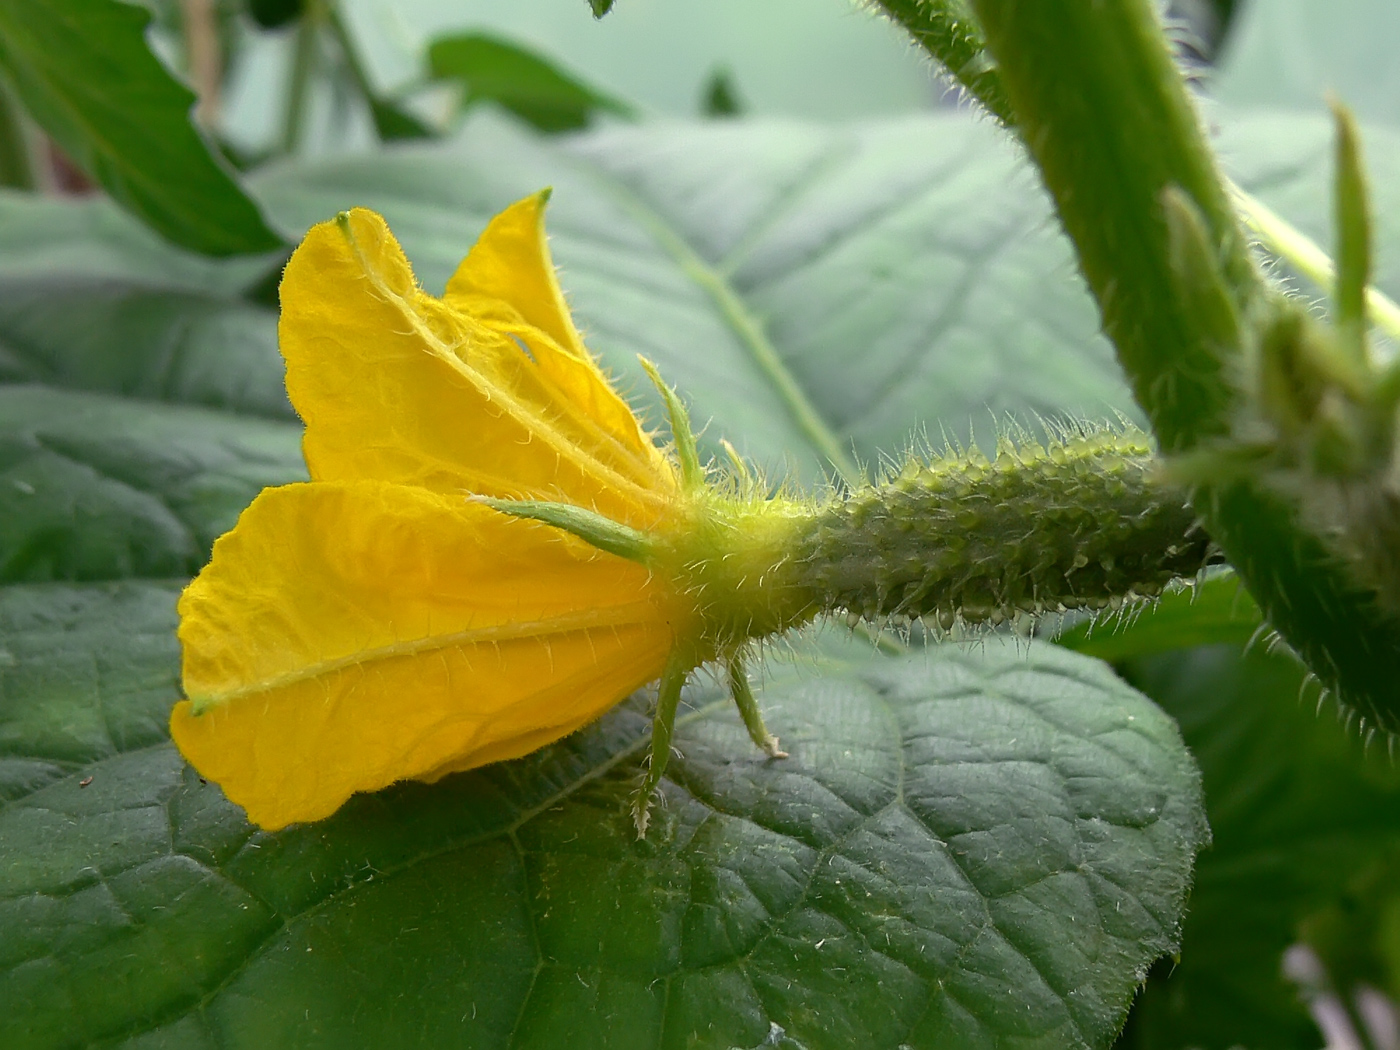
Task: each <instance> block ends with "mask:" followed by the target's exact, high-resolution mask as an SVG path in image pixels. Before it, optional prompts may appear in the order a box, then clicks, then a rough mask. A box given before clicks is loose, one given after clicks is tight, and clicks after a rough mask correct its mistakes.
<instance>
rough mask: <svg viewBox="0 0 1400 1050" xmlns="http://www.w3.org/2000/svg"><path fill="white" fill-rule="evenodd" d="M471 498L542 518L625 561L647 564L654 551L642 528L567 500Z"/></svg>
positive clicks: (503, 510) (522, 515)
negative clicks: (558, 501)
mask: <svg viewBox="0 0 1400 1050" xmlns="http://www.w3.org/2000/svg"><path fill="white" fill-rule="evenodd" d="M472 499H473V500H475V501H476V502H478V503H484V504H486V505H487V506H488V507H490V508H491V509H492V510H498V511H500V512H501V513H502V514H510V515H512V516H514V517H517V518H529V519H531V520H532V521H542V522H544V523H545V524H546V525H553V526H554V527H555V528H556V529H563V530H564V531H565V532H568V533H571V534H572V535H574V536H577V537H578V538H579V539H581V540H583V541H584V542H585V543H589V544H592V545H593V546H594V547H597V548H598V549H599V550H601V551H607V552H608V553H609V554H616V555H617V556H618V557H619V558H626V559H627V560H628V561H635V562H639V563H640V564H642V565H646V564H648V563H649V562H650V561H651V560H652V557H653V555H654V554H655V550H656V545H655V543H653V541H652V540H651V538H650V537H648V536H647V535H646V533H644V532H639V531H637V530H636V529H634V528H631V527H630V526H627V525H623V524H622V523H621V522H617V521H613V520H612V519H611V518H605V517H604V516H603V515H601V514H598V513H595V512H594V511H591V510H584V508H582V507H575V506H573V505H572V504H569V503H550V502H548V501H545V500H530V499H493V498H492V497H490V496H473V497H472Z"/></svg>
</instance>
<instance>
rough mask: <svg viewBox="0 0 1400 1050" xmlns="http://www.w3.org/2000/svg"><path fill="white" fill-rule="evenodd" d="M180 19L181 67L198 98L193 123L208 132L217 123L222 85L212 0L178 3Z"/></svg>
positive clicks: (220, 56)
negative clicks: (181, 36) (188, 77)
mask: <svg viewBox="0 0 1400 1050" xmlns="http://www.w3.org/2000/svg"><path fill="white" fill-rule="evenodd" d="M180 16H181V20H182V21H183V23H184V31H185V32H184V36H185V65H186V67H187V68H188V69H189V75H190V81H191V84H192V86H193V87H194V91H195V94H196V95H197V96H198V97H199V102H198V103H196V105H195V107H194V119H195V122H196V123H197V124H199V125H200V127H204V128H212V127H214V126H215V125H216V124H217V123H218V121H219V110H220V104H221V98H220V95H221V90H220V89H221V87H222V84H223V55H222V54H221V51H220V47H219V26H218V15H217V12H216V11H215V9H214V0H180Z"/></svg>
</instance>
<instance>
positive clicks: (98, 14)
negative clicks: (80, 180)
mask: <svg viewBox="0 0 1400 1050" xmlns="http://www.w3.org/2000/svg"><path fill="white" fill-rule="evenodd" d="M150 19H151V16H150V13H149V12H148V11H147V10H146V9H144V8H141V7H138V6H133V5H131V4H125V3H118V2H116V0H12V2H10V3H6V4H5V5H3V6H0V76H2V77H4V78H5V79H7V80H8V81H9V83H10V86H11V87H12V88H13V89H14V91H15V93H16V94H17V95H18V96H19V98H20V99H21V100H22V101H23V103H24V105H25V106H26V107H27V108H28V110H29V112H30V114H31V115H33V117H34V119H35V120H37V121H38V122H39V124H41V125H42V126H43V128H44V130H45V131H47V132H48V133H49V134H50V135H52V136H53V138H54V139H55V141H57V142H58V143H59V145H61V146H62V147H63V149H64V151H65V152H66V153H67V154H68V155H69V156H70V157H71V158H72V159H73V160H74V162H76V163H77V165H78V166H79V167H80V168H82V169H83V171H84V172H86V173H87V174H88V175H89V176H91V177H92V178H93V179H94V180H95V181H96V182H97V183H99V184H100V185H101V186H102V187H103V188H104V189H105V190H106V191H107V192H108V193H109V194H111V196H112V198H113V199H114V200H116V201H117V202H118V203H119V204H121V205H122V206H123V207H124V208H126V209H128V210H129V211H131V212H132V213H133V214H135V215H138V216H140V217H141V218H142V219H143V220H144V221H145V222H147V223H149V224H150V225H151V226H152V227H153V228H154V229H156V230H157V231H159V232H160V233H161V234H162V235H163V236H164V237H166V238H168V239H169V240H171V241H172V242H173V243H175V244H179V245H181V246H183V247H186V248H189V249H191V250H193V251H197V252H202V253H204V254H206V255H237V254H240V253H246V252H266V251H271V250H273V249H276V248H278V247H280V246H281V243H282V242H281V239H280V238H279V237H278V236H277V235H276V234H275V233H273V232H272V231H271V230H270V229H269V228H268V227H267V225H266V224H265V223H264V221H263V219H262V216H261V215H260V214H259V212H258V208H257V205H255V204H254V203H253V202H252V201H251V200H250V199H249V198H248V197H247V196H246V195H245V194H244V193H243V191H242V190H241V189H240V188H239V186H238V184H237V183H236V182H235V181H234V180H233V178H232V176H231V175H230V174H229V172H228V170H227V168H226V167H225V166H224V165H223V164H222V163H221V162H219V161H218V160H216V158H215V157H214V155H213V154H212V153H211V152H210V150H209V148H208V146H207V145H206V143H205V142H204V140H203V139H202V138H201V137H200V135H199V134H198V132H196V131H195V129H194V127H193V125H192V124H191V123H190V119H189V110H190V106H191V105H192V104H193V102H194V95H193V94H192V93H191V92H190V91H189V89H188V88H185V87H184V86H182V85H181V84H179V83H177V82H176V81H175V80H174V79H173V78H172V77H171V76H170V74H169V73H167V72H166V71H165V69H164V68H163V67H162V66H161V64H160V63H159V62H158V61H157V60H156V58H155V56H154V55H152V54H151V52H150V50H149V49H148V48H147V47H146V40H145V31H146V27H147V25H148V24H149V23H150Z"/></svg>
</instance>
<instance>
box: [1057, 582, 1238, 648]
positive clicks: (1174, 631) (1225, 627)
mask: <svg viewBox="0 0 1400 1050" xmlns="http://www.w3.org/2000/svg"><path fill="white" fill-rule="evenodd" d="M1125 618H1130V619H1125ZM1262 622H1263V618H1262V617H1261V615H1260V613H1259V606H1258V605H1256V604H1255V603H1254V599H1253V598H1251V597H1250V596H1249V592H1248V591H1246V590H1245V589H1244V585H1243V584H1241V583H1240V582H1239V580H1238V579H1236V578H1235V574H1234V573H1233V572H1221V573H1217V574H1214V575H1212V576H1211V577H1210V578H1209V579H1207V580H1205V581H1203V582H1201V583H1198V584H1197V585H1195V586H1194V587H1189V588H1181V589H1177V590H1171V591H1168V592H1167V593H1166V594H1164V595H1162V597H1161V598H1159V599H1158V600H1156V601H1155V602H1152V603H1151V604H1150V605H1147V606H1146V607H1139V608H1130V609H1126V610H1124V612H1123V614H1122V615H1114V614H1109V615H1107V616H1104V617H1101V618H1099V619H1096V620H1088V621H1085V622H1081V623H1076V624H1074V625H1073V626H1071V627H1070V628H1069V629H1067V630H1065V631H1063V632H1061V633H1060V634H1057V635H1056V636H1055V644H1056V645H1063V646H1064V647H1065V648H1066V649H1073V650H1074V651H1075V652H1077V653H1084V654H1085V655H1086V656H1097V657H1098V658H1099V659H1100V660H1126V659H1129V658H1131V657H1137V656H1150V655H1153V654H1155V653H1165V652H1171V651H1172V650H1174V649H1191V648H1194V647H1195V646H1198V645H1210V644H1212V643H1217V644H1224V645H1231V644H1233V645H1240V646H1243V645H1245V644H1246V643H1248V642H1249V641H1251V640H1252V639H1254V638H1255V637H1256V636H1257V635H1260V634H1261V633H1263V632H1262V631H1261V628H1260V624H1261V623H1262Z"/></svg>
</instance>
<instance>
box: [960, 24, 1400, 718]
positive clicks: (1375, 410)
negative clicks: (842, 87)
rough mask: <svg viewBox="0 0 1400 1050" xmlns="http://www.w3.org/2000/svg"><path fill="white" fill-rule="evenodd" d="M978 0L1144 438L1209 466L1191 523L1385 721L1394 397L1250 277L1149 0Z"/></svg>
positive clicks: (1317, 669) (1391, 626)
mask: <svg viewBox="0 0 1400 1050" xmlns="http://www.w3.org/2000/svg"><path fill="white" fill-rule="evenodd" d="M973 6H974V9H975V11H976V13H977V15H978V16H979V18H980V20H981V22H982V25H983V28H984V30H985V32H986V35H987V41H988V46H989V47H990V49H991V51H992V53H993V54H994V55H995V57H996V59H997V62H998V68H999V71H1000V75H1001V78H1002V82H1003V84H1004V85H1005V88H1006V92H1007V95H1008V97H1009V98H1010V99H1011V103H1012V108H1013V111H1014V113H1015V116H1016V125H1017V127H1018V129H1019V130H1020V132H1021V135H1022V138H1023V139H1024V141H1025V143H1026V145H1027V147H1028V149H1029V150H1030V152H1031V154H1032V156H1033V157H1034V158H1035V160H1036V162H1037V163H1038V164H1039V165H1040V167H1041V170H1042V173H1043V175H1044V178H1045V183H1046V185H1047V187H1048V188H1049V190H1050V192H1051V194H1052V196H1053V197H1054V199H1055V203H1056V206H1057V208H1058V210H1059V213H1060V217H1061V220H1062V221H1063V223H1064V226H1065V229H1066V230H1067V231H1068V233H1069V235H1070V237H1071V239H1072V240H1073V242H1074V244H1075V248H1076V250H1077V251H1078V254H1079V258H1080V264H1081V267H1082V269H1083V271H1084V274H1085V276H1086V278H1087V279H1088V282H1089V286H1090V288H1091V290H1092V291H1093V293H1094V295H1095V297H1096V298H1097V299H1098V301H1099V307H1100V310H1101V312H1102V315H1103V319H1104V327H1105V330H1106V331H1107V332H1108V334H1109V336H1110V337H1111V338H1112V339H1113V341H1114V344H1115V345H1116V347H1117V349H1118V356H1119V360H1120V362H1121V363H1122V365H1123V367H1124V370H1125V371H1126V372H1127V373H1128V376H1129V379H1130V381H1131V382H1132V385H1133V388H1134V390H1135V392H1136V394H1137V397H1138V400H1139V402H1140V403H1141V404H1142V405H1143V407H1144V409H1145V410H1146V411H1147V413H1148V415H1149V417H1150V418H1151V420H1152V423H1153V428H1154V430H1156V432H1157V435H1158V439H1159V441H1160V442H1161V444H1162V445H1163V447H1164V448H1165V449H1166V450H1167V451H1168V452H1169V453H1173V452H1176V453H1180V452H1185V451H1188V450H1192V449H1200V450H1202V451H1201V453H1200V455H1201V458H1202V461H1203V462H1207V463H1209V464H1213V465H1212V467H1211V469H1208V470H1206V471H1202V472H1200V473H1198V474H1197V475H1196V476H1195V477H1194V478H1193V479H1192V480H1195V481H1196V482H1197V488H1196V491H1195V494H1194V497H1193V502H1194V505H1195V507H1196V509H1197V510H1198V511H1199V512H1200V514H1201V516H1202V519H1203V521H1204V522H1205V524H1206V527H1207V528H1208V529H1209V531H1210V533H1211V535H1212V537H1213V538H1214V539H1215V540H1216V542H1218V543H1219V544H1220V545H1221V547H1222V548H1223V549H1224V551H1225V553H1226V555H1227V556H1228V557H1229V560H1230V561H1231V562H1232V563H1233V564H1234V566H1235V568H1236V570H1237V571H1238V573H1239V575H1240V577H1241V578H1242V579H1243V580H1244V581H1245V583H1246V584H1247V585H1248V587H1249V589H1250V591H1251V593H1252V594H1253V595H1254V597H1255V598H1256V600H1258V602H1259V604H1260V606H1261V607H1262V608H1263V610H1264V611H1265V613H1266V615H1267V617H1268V619H1269V621H1270V622H1271V623H1272V624H1273V625H1274V626H1275V627H1276V628H1277V629H1278V630H1279V632H1280V633H1281V634H1282V635H1283V636H1284V638H1285V639H1287V641H1288V642H1289V643H1290V644H1291V645H1292V646H1293V647H1294V648H1295V649H1296V650H1297V651H1298V652H1299V653H1300V654H1301V655H1302V656H1303V658H1304V660H1305V661H1306V662H1307V664H1308V666H1309V667H1310V668H1311V670H1312V671H1313V672H1314V673H1315V674H1316V675H1317V676H1318V677H1319V678H1320V679H1321V680H1322V681H1323V683H1324V684H1325V685H1326V686H1327V687H1328V688H1330V689H1331V690H1332V691H1333V692H1334V693H1335V694H1336V695H1337V696H1338V698H1339V699H1340V700H1342V702H1344V703H1346V704H1349V705H1350V706H1352V707H1355V708H1356V709H1357V710H1359V711H1360V712H1361V714H1362V715H1363V717H1366V718H1369V719H1371V720H1373V721H1374V722H1376V723H1378V724H1379V725H1380V726H1381V727H1383V728H1386V729H1389V730H1397V729H1400V676H1397V675H1396V674H1395V668H1396V667H1397V666H1400V616H1398V615H1397V612H1396V609H1397V607H1400V606H1397V600H1396V599H1397V597H1398V596H1396V595H1387V594H1385V593H1383V587H1384V586H1385V583H1386V574H1387V572H1389V571H1390V569H1391V568H1392V563H1393V562H1394V560H1395V559H1394V558H1393V557H1391V556H1390V555H1388V554H1387V552H1388V551H1392V550H1393V549H1394V539H1395V537H1394V532H1395V531H1396V527H1395V522H1396V521H1397V514H1396V509H1397V500H1396V498H1395V496H1394V494H1392V493H1391V492H1390V491H1389V490H1388V489H1387V488H1386V486H1385V485H1384V484H1383V479H1384V477H1385V476H1386V472H1387V471H1388V470H1389V469H1390V462H1391V456H1392V453H1391V449H1390V447H1389V437H1388V435H1389V429H1388V428H1389V422H1388V417H1387V416H1386V412H1387V411H1389V412H1390V413H1391V414H1392V415H1393V407H1391V408H1389V409H1387V406H1386V405H1385V404H1384V403H1383V399H1381V398H1375V399H1372V398H1371V396H1370V394H1369V392H1368V391H1367V390H1366V389H1365V379H1364V376H1363V377H1361V378H1360V379H1359V380H1358V379H1357V378H1356V376H1357V374H1358V373H1357V367H1356V365H1355V362H1352V361H1350V359H1349V358H1348V356H1347V355H1346V354H1345V353H1342V352H1341V350H1340V347H1339V346H1338V344H1337V341H1336V338H1335V337H1334V336H1333V335H1332V334H1331V333H1329V332H1328V331H1326V330H1325V329H1323V328H1322V327H1321V326H1319V325H1317V324H1316V323H1315V322H1313V321H1311V319H1309V318H1307V317H1306V316H1305V315H1304V313H1303V312H1302V311H1301V310H1299V309H1298V308H1297V307H1296V306H1294V305H1293V304H1291V303H1290V302H1288V301H1287V299H1286V298H1284V297H1283V296H1282V294H1281V293H1279V292H1276V291H1274V290H1271V289H1269V288H1267V287H1266V285H1265V283H1264V282H1263V280H1262V278H1261V277H1260V276H1259V274H1258V272H1257V270H1256V268H1255V266H1254V263H1253V261H1252V260H1251V258H1250V256H1249V253H1248V251H1247V249H1246V244H1245V239H1244V237H1243V236H1242V234H1241V231H1240V229H1239V227H1238V225H1237V223H1236V220H1235V217H1234V209H1233V206H1232V204H1231V200H1230V195H1229V193H1228V190H1227V188H1226V184H1225V182H1224V180H1223V179H1222V178H1221V177H1220V175H1219V174H1218V173H1217V171H1216V169H1215V165H1214V161H1213V158H1212V156H1211V154H1210V151H1209V149H1208V148H1207V145H1206V143H1205V139H1204V136H1203V135H1202V133H1201V130H1200V128H1199V126H1198V124H1197V121H1196V116H1195V113H1194V111H1193V109H1192V106H1191V102H1190V100H1189V98H1188V97H1187V94H1186V90H1185V87H1184V85H1183V83H1182V81H1181V78H1180V76H1179V75H1178V74H1177V72H1176V70H1175V68H1174V67H1173V65H1172V61H1171V57H1170V55H1169V53H1168V49H1167V45H1166V41H1165V39H1164V37H1163V35H1162V32H1161V28H1160V26H1159V25H1158V23H1157V19H1156V15H1155V13H1154V11H1153V9H1152V7H1151V5H1150V3H1149V2H1148V0H1063V2H1060V3H1056V4H1045V3H1040V2H1035V0H973ZM1232 315H1233V316H1232ZM1232 325H1233V328H1234V329H1237V330H1238V332H1239V336H1238V338H1237V339H1236V340H1233V341H1232V340H1231V339H1229V338H1222V336H1223V335H1224V334H1225V333H1228V332H1229V331H1231V330H1232ZM1368 413H1369V415H1368ZM1251 428H1252V429H1251ZM1257 434H1263V435H1265V436H1264V438H1263V439H1262V441H1256V439H1255V438H1254V437H1252V436H1251V435H1257ZM1241 435H1243V437H1241ZM1376 435H1379V436H1380V437H1381V438H1382V439H1384V440H1380V441H1377V440H1373V438H1374V437H1375V436H1376ZM1251 441H1254V442H1255V443H1254V444H1252V445H1251V444H1250V442H1251ZM1251 455H1253V456H1254V457H1255V458H1254V459H1253V460H1251V459H1249V458H1248V457H1249V456H1251ZM1392 575H1394V574H1393V573H1392ZM1378 582H1380V583H1381V584H1382V586H1381V587H1378V586H1377V584H1378Z"/></svg>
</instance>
